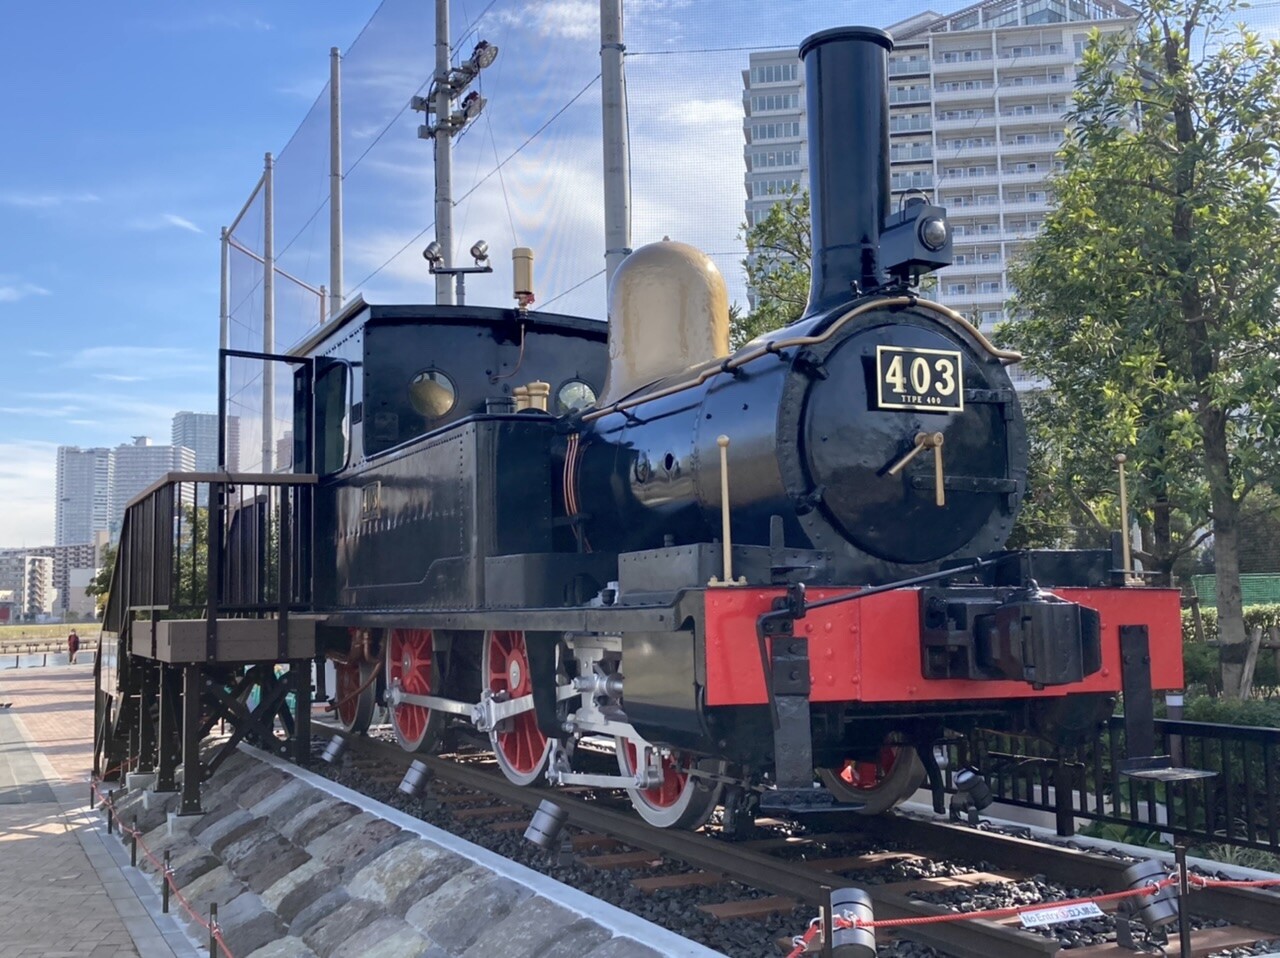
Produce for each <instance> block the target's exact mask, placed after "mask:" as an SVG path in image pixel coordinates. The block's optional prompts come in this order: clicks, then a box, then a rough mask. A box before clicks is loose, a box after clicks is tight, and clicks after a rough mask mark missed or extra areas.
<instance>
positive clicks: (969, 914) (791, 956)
mask: <svg viewBox="0 0 1280 958" xmlns="http://www.w3.org/2000/svg"><path fill="white" fill-rule="evenodd" d="M1201 881H1202V882H1203V884H1197V883H1194V882H1193V887H1200V888H1205V887H1208V886H1209V885H1210V884H1213V885H1227V886H1237V887H1238V886H1241V885H1244V884H1278V885H1280V879H1275V880H1271V881H1266V882H1261V883H1256V882H1250V883H1244V882H1221V881H1217V880H1214V879H1202V880H1201ZM1177 883H1178V879H1177V878H1175V877H1170V878H1164V879H1162V880H1160V881H1158V882H1153V883H1152V884H1150V885H1146V886H1144V887H1142V888H1133V889H1130V890H1128V891H1115V892H1110V893H1109V894H1106V895H1092V896H1089V897H1085V898H1067V899H1064V900H1062V901H1044V902H1038V903H1036V904H1034V905H1017V906H1013V907H1009V908H991V909H988V910H987V911H965V912H952V913H949V914H945V915H924V916H921V917H919V918H886V919H884V920H883V921H863V920H862V919H860V918H853V919H849V918H845V917H843V916H840V915H836V916H835V920H834V922H833V923H832V925H833V927H834V928H839V929H843V928H910V927H912V926H915V925H937V924H941V923H943V922H949V921H977V920H988V921H989V920H992V919H996V918H1012V917H1013V916H1015V915H1021V914H1022V913H1023V912H1028V911H1043V910H1045V909H1048V908H1063V907H1068V906H1070V905H1083V904H1086V903H1089V902H1092V903H1094V904H1097V903H1099V902H1105V901H1119V900H1120V899H1122V898H1135V897H1138V896H1140V895H1154V894H1155V893H1156V892H1158V891H1161V890H1163V889H1165V888H1168V887H1169V886H1170V885H1176V884H1177ZM821 931H822V928H821V924H820V923H819V921H818V920H816V919H815V920H814V922H813V923H811V924H810V925H809V928H808V929H807V930H806V931H805V933H804V934H803V935H797V936H796V937H795V938H794V939H792V944H793V945H794V947H793V948H792V949H791V951H790V952H789V953H788V954H787V958H800V956H801V955H803V954H804V953H805V951H806V950H807V949H808V947H809V944H810V943H811V942H812V941H813V939H814V938H816V937H817V936H818V934H819V933H820V932H821Z"/></svg>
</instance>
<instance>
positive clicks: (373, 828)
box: [306, 812, 400, 869]
mask: <svg viewBox="0 0 1280 958" xmlns="http://www.w3.org/2000/svg"><path fill="white" fill-rule="evenodd" d="M399 831H400V828H399V826H397V825H393V824H392V823H391V822H388V821H384V820H383V819H380V818H375V817H374V816H373V815H372V814H370V813H369V812H361V813H360V814H359V815H357V816H355V818H352V819H350V820H348V821H346V822H343V823H342V824H341V825H339V826H338V827H337V828H333V829H330V830H329V831H328V832H326V833H325V834H323V835H321V836H320V837H319V838H317V839H316V840H315V841H313V842H311V843H310V844H309V845H307V846H306V849H307V854H309V855H311V856H312V857H313V858H318V859H320V861H322V862H324V863H325V864H326V865H333V866H334V867H336V868H343V869H345V868H347V867H348V866H349V865H351V864H352V863H354V862H355V860H356V859H358V858H360V857H361V856H363V855H364V854H365V853H367V852H369V851H371V850H372V849H375V848H377V847H378V846H379V845H381V844H382V843H383V842H384V841H386V840H387V839H388V838H390V837H391V836H393V835H395V834H396V833H397V832H399Z"/></svg>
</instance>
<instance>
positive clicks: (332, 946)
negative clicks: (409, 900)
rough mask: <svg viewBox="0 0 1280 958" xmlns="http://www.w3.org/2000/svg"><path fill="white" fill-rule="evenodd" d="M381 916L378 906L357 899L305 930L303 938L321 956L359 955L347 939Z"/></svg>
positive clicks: (320, 957)
mask: <svg viewBox="0 0 1280 958" xmlns="http://www.w3.org/2000/svg"><path fill="white" fill-rule="evenodd" d="M381 916H382V910H381V909H380V908H378V906H377V905H375V904H373V903H372V902H367V901H364V900H362V899H359V898H355V899H352V900H351V901H349V902H347V903H346V904H345V905H342V906H340V907H338V908H336V909H334V910H333V911H331V912H329V914H327V915H325V916H324V917H323V918H321V919H320V920H319V921H317V922H315V923H314V924H312V925H311V926H310V927H309V928H308V929H307V930H306V932H304V933H303V935H302V940H303V941H305V942H306V943H307V944H308V945H309V946H311V950H312V951H314V952H315V953H316V954H317V955H318V956H319V958H330V956H331V955H348V954H352V955H355V954H359V952H357V951H349V950H348V949H347V947H346V944H347V942H348V941H349V940H350V939H351V938H352V937H353V936H354V935H356V934H357V933H358V931H359V929H361V928H363V927H364V926H365V925H367V924H370V923H371V922H373V921H374V920H376V919H377V918H379V917H381Z"/></svg>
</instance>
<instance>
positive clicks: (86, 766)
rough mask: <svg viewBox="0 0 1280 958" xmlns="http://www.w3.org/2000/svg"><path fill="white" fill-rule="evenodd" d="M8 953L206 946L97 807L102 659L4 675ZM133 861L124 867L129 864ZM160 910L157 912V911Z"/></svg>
mask: <svg viewBox="0 0 1280 958" xmlns="http://www.w3.org/2000/svg"><path fill="white" fill-rule="evenodd" d="M5 702H11V703H12V705H11V706H10V707H8V708H0V955H4V956H5V958H86V956H87V958H124V956H129V958H172V956H175V955H177V956H194V955H198V954H201V952H200V951H198V950H197V949H196V948H195V947H194V946H193V945H192V944H191V943H190V941H189V940H188V939H187V938H186V937H185V935H183V934H182V932H181V931H180V930H179V928H178V926H177V924H176V922H174V921H173V920H172V918H170V917H168V916H161V915H159V899H158V895H156V893H155V890H154V889H152V888H150V886H149V883H148V882H146V881H144V880H143V876H142V875H141V874H140V873H138V872H136V871H135V870H134V869H131V868H128V856H127V854H126V853H125V851H124V848H123V847H122V846H121V844H120V843H119V841H117V840H116V839H115V838H114V837H110V836H106V835H105V829H104V827H103V823H102V819H101V816H99V815H98V814H97V813H96V812H94V811H93V810H91V809H90V808H88V806H87V804H86V803H87V798H88V796H87V782H88V781H89V772H90V767H91V764H92V728H93V672H92V667H91V666H81V665H75V666H65V665H64V666H57V667H50V668H47V669H23V670H15V671H7V672H4V673H0V703H5ZM122 866H123V867H122ZM152 912H154V913H155V915H154V917H153V914H152Z"/></svg>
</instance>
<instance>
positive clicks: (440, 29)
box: [435, 0, 454, 306]
mask: <svg viewBox="0 0 1280 958" xmlns="http://www.w3.org/2000/svg"><path fill="white" fill-rule="evenodd" d="M452 98H453V88H452V87H451V86H450V83H449V0H436V103H435V113H436V130H435V141H436V143H435V147H436V156H435V161H436V171H435V172H436V242H437V243H439V244H440V255H441V257H442V259H441V262H440V265H441V266H442V267H444V268H445V269H448V268H449V267H450V266H451V265H453V129H452V128H451V126H450V123H449V116H450V112H451V110H452V106H451V103H452ZM453 288H454V281H453V277H452V276H451V275H449V274H448V273H442V272H437V273H436V304H437V305H440V306H451V305H452V304H453Z"/></svg>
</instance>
